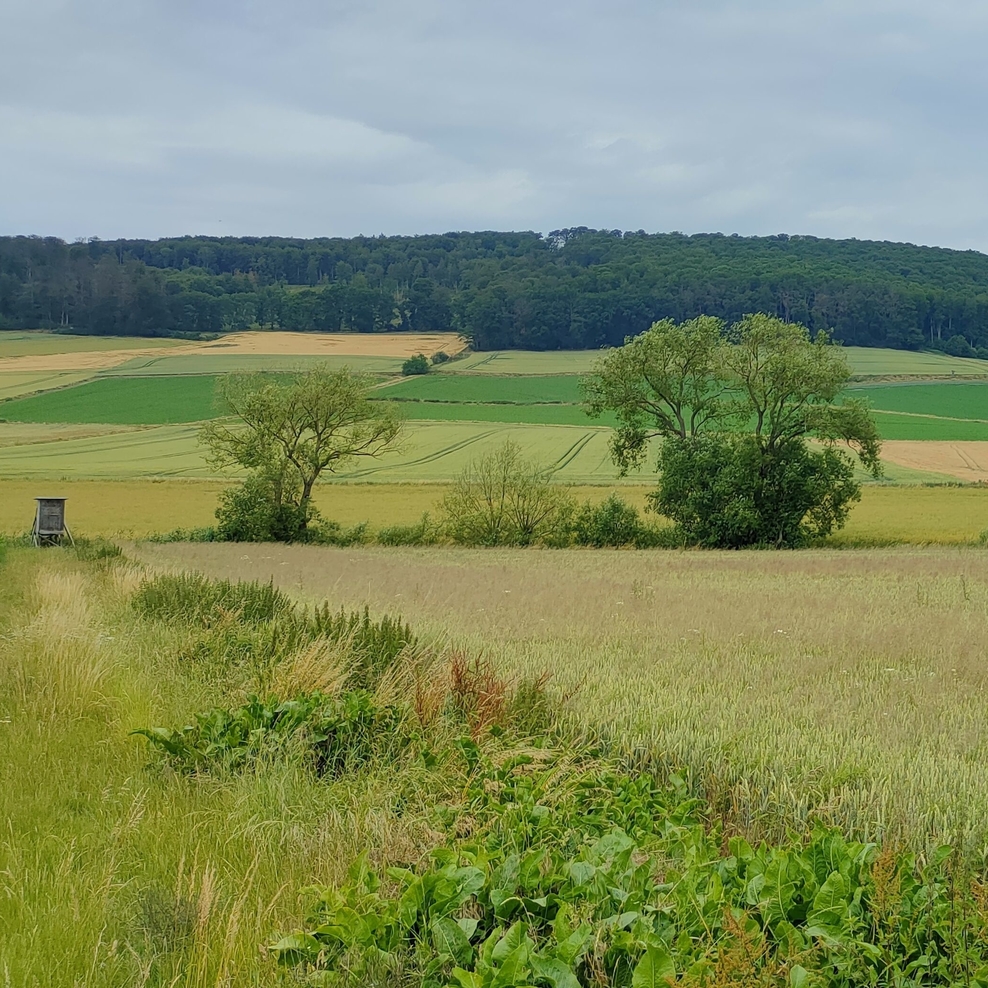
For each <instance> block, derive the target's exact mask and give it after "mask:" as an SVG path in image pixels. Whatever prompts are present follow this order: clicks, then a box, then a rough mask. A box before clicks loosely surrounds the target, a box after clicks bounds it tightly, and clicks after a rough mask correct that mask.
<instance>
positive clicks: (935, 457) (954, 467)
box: [882, 439, 988, 500]
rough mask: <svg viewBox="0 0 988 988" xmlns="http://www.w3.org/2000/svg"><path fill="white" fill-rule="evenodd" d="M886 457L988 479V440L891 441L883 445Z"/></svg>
mask: <svg viewBox="0 0 988 988" xmlns="http://www.w3.org/2000/svg"><path fill="white" fill-rule="evenodd" d="M882 459H883V460H887V461H888V462H890V463H895V464H897V465H899V466H903V467H909V468H911V469H913V470H923V471H930V472H934V473H940V474H946V475H947V476H950V477H956V478H957V479H958V480H965V481H968V482H981V483H984V482H988V442H981V441H977V440H968V441H958V442H935V441H929V440H926V441H917V442H912V441H909V440H902V439H898V440H887V441H886V442H884V443H883V444H882ZM986 500H988V498H986Z"/></svg>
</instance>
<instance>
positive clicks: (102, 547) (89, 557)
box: [75, 535, 123, 563]
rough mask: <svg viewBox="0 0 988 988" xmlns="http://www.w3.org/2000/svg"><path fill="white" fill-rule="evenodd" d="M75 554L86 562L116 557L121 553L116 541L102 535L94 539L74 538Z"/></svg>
mask: <svg viewBox="0 0 988 988" xmlns="http://www.w3.org/2000/svg"><path fill="white" fill-rule="evenodd" d="M75 554H76V555H77V556H78V557H79V558H80V559H82V560H85V561H86V562H90V563H93V562H100V561H102V560H106V559H116V558H118V557H119V556H121V555H122V554H123V552H122V550H121V548H120V546H118V545H117V544H116V542H111V541H110V540H109V539H105V538H103V536H101V535H100V536H97V537H96V538H94V539H76V540H75Z"/></svg>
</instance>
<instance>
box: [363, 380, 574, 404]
mask: <svg viewBox="0 0 988 988" xmlns="http://www.w3.org/2000/svg"><path fill="white" fill-rule="evenodd" d="M380 394H381V395H382V396H383V397H386V398H397V399H408V400H419V401H454V402H511V403H514V404H520V405H532V404H539V403H545V402H569V403H571V404H576V403H579V402H580V401H582V400H583V395H582V393H581V391H580V378H579V377H578V376H576V375H572V376H570V375H542V376H537V375H531V376H527V377H520V376H519V377H508V376H494V375H490V376H481V375H479V374H478V375H467V374H464V375H462V376H457V375H452V374H429V375H428V376H422V377H412V378H406V379H405V380H403V381H401V382H399V383H398V384H394V385H389V386H388V387H387V388H384V389H382V390H381V392H380Z"/></svg>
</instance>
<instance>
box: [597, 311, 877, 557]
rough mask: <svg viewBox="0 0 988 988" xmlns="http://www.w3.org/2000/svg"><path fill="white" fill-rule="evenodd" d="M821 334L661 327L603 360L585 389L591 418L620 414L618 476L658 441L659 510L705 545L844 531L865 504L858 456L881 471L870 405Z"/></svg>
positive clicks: (783, 327)
mask: <svg viewBox="0 0 988 988" xmlns="http://www.w3.org/2000/svg"><path fill="white" fill-rule="evenodd" d="M849 380H850V369H849V367H848V364H847V361H846V359H845V357H844V354H843V351H842V349H841V348H840V347H839V346H836V345H834V344H832V343H831V342H830V340H829V339H828V338H827V336H826V334H824V333H818V334H817V336H816V337H815V338H811V336H810V333H809V331H808V330H807V329H806V327H804V326H801V325H799V324H797V323H786V322H784V321H782V320H781V319H778V318H775V317H772V316H766V315H751V316H746V317H745V318H744V319H742V320H740V321H739V322H738V323H736V324H735V325H734V326H732V327H731V328H730V330H728V331H725V329H724V327H723V325H722V324H720V323H719V321H717V320H708V319H694V320H690V321H688V322H686V323H682V324H680V325H678V326H677V325H675V324H673V323H670V322H668V321H664V322H662V323H657V324H656V325H654V326H653V327H652V328H651V329H650V330H647V331H646V332H645V333H643V334H641V335H640V336H638V337H636V338H634V339H629V340H628V341H627V342H626V343H625V345H624V346H623V347H619V348H617V349H615V350H613V351H611V352H609V353H607V354H606V355H605V356H603V357H602V358H601V359H600V360H599V361H598V362H597V365H596V367H595V370H594V373H593V374H592V375H591V376H590V377H589V378H588V380H587V381H586V382H585V390H586V393H587V409H588V411H589V412H590V414H591V415H599V414H601V413H602V412H604V411H612V412H614V413H616V415H617V418H618V422H619V425H618V428H617V430H616V431H615V434H614V438H613V441H612V453H613V456H614V459H615V462H616V463H617V464H618V465H619V466H620V467H621V469H622V471H627V470H628V469H629V468H631V467H634V466H638V465H640V464H641V463H642V462H643V460H644V458H645V456H646V455H647V452H648V449H649V444H650V441H651V440H652V439H656V438H658V439H659V440H660V442H661V445H660V450H659V454H658V467H659V470H660V481H659V486H658V489H657V490H656V491H655V492H654V493H653V494H652V495H651V497H650V500H651V504H652V507H653V508H654V509H655V510H657V511H660V512H661V513H662V514H664V515H666V516H668V517H669V518H671V519H672V520H673V521H674V522H675V523H676V524H677V526H678V527H679V529H680V531H681V533H682V535H683V537H684V538H685V539H686V540H687V541H689V542H692V543H695V544H701V545H711V546H714V545H716V546H731V547H733V546H742V545H752V544H767V545H776V546H795V545H801V544H804V543H805V542H807V541H809V540H811V539H813V538H816V537H820V536H824V535H828V534H830V532H831V531H833V529H834V528H838V527H840V526H841V525H842V524H843V523H844V521H845V519H846V517H847V512H848V510H849V509H850V506H851V505H852V504H853V503H854V501H855V500H857V499H858V498H860V487H859V486H858V484H857V483H856V482H855V480H854V464H853V460H852V457H851V455H849V453H853V454H854V455H855V456H856V457H857V459H858V461H859V462H860V463H861V465H862V466H863V467H865V468H866V469H868V470H870V471H872V472H873V473H875V474H876V475H877V474H878V473H879V472H880V470H881V466H880V461H879V451H880V441H879V438H878V432H877V429H876V428H875V424H874V421H873V420H872V418H871V415H870V412H869V410H868V408H867V406H866V405H864V404H863V403H862V402H860V401H856V400H854V399H852V398H849V397H847V396H846V395H844V394H843V392H844V388H845V387H846V385H847V383H848V381H849Z"/></svg>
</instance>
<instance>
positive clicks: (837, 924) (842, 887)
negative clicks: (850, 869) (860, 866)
mask: <svg viewBox="0 0 988 988" xmlns="http://www.w3.org/2000/svg"><path fill="white" fill-rule="evenodd" d="M849 893H850V889H849V887H848V883H847V879H846V878H845V877H844V876H843V875H842V874H841V873H840V872H839V871H835V872H832V873H831V874H830V877H829V878H828V879H827V880H826V881H825V882H824V883H823V885H821V886H820V891H819V892H817V894H816V895H815V896H814V897H813V906H812V907H811V909H810V911H809V914H808V916H807V917H806V921H807V923H808V924H809V925H810V926H820V927H823V928H824V929H825V930H828V931H830V932H831V933H832V934H837V933H839V932H840V929H841V926H842V924H843V922H844V920H845V919H846V918H847V899H848V895H849Z"/></svg>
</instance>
